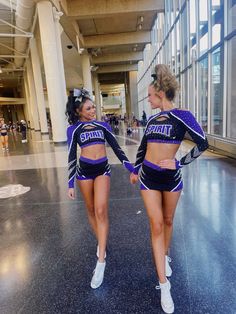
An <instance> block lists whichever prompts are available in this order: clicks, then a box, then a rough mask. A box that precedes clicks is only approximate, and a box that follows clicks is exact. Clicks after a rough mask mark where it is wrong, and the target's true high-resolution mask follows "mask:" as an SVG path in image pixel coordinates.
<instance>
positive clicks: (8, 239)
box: [0, 129, 236, 314]
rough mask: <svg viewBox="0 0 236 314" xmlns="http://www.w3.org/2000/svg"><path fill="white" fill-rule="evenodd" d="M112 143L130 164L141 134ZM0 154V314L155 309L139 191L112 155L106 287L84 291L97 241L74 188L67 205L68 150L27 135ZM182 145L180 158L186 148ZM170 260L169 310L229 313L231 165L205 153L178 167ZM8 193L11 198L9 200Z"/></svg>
mask: <svg viewBox="0 0 236 314" xmlns="http://www.w3.org/2000/svg"><path fill="white" fill-rule="evenodd" d="M124 135H125V134H124V132H122V130H121V131H120V132H119V134H118V136H117V139H118V141H119V143H120V145H121V146H122V148H123V149H124V150H125V151H126V153H127V155H128V156H129V158H130V160H131V161H132V162H133V161H134V158H135V153H136V151H137V147H138V142H139V138H140V135H142V130H141V129H139V131H138V132H136V133H133V135H132V136H131V137H129V138H125V137H124ZM28 139H29V141H28V143H26V144H22V143H21V141H20V136H19V135H18V134H14V135H13V134H12V135H10V151H9V153H4V152H0V239H1V241H0V314H13V313H14V314H15V313H23V314H34V313H48V314H53V313H66V314H67V313H81V314H84V313H91V314H95V313H99V314H100V313H101V314H103V313H104V314H105V313H106V314H110V313H116V314H118V313H119V314H123V313H137V314H146V313H150V314H152V313H153V314H154V313H162V310H161V308H160V291H159V290H156V289H155V286H156V284H157V277H156V273H155V269H154V264H153V260H152V253H151V247H150V236H149V225H148V221H147V216H146V213H145V209H144V206H143V202H142V199H141V197H140V193H139V189H138V186H131V185H130V184H129V181H128V173H127V172H126V170H125V169H123V167H122V166H121V165H120V164H119V161H118V160H117V159H116V157H115V156H114V154H113V153H112V151H111V149H110V148H109V147H108V148H107V151H108V156H109V160H110V163H111V164H112V179H111V196H110V237H109V245H108V253H107V267H106V271H105V280H104V283H103V285H102V286H101V287H100V288H99V289H97V290H92V289H91V288H90V280H91V276H92V271H93V268H94V266H95V263H96V254H95V253H96V241H95V239H94V237H93V235H92V232H91V230H90V228H89V225H88V221H87V217H86V214H85V209H84V203H83V201H82V199H81V196H80V193H79V191H77V200H76V201H70V200H68V199H67V196H66V192H67V168H66V164H67V148H66V146H59V147H54V145H53V144H52V142H51V141H50V140H49V139H48V138H45V137H44V138H41V136H40V135H39V134H37V133H36V134H34V133H33V132H30V133H29V134H28ZM189 147H190V144H189V143H188V142H186V143H184V145H183V146H182V147H181V152H180V153H184V152H185V151H186V150H188V149H189ZM183 177H184V191H183V193H182V197H181V199H180V202H179V205H178V208H177V212H176V217H175V229H174V235H173V242H172V246H171V257H172V263H171V266H172V268H173V275H172V277H171V285H172V295H173V299H174V302H175V308H176V311H175V313H180V314H192V313H193V314H194V313H201V314H208V313H209V314H211V313H212V314H221V313H222V314H231V313H232V314H235V313H236V228H235V226H236V193H235V191H236V161H235V160H232V159H228V158H224V157H222V156H218V155H215V154H213V153H212V152H206V153H205V154H204V155H203V156H201V157H200V158H199V159H198V160H196V161H195V162H194V163H192V164H191V165H190V166H187V167H185V168H184V169H183ZM7 196H10V197H7Z"/></svg>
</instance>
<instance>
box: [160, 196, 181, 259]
mask: <svg viewBox="0 0 236 314" xmlns="http://www.w3.org/2000/svg"><path fill="white" fill-rule="evenodd" d="M180 194H181V191H178V192H163V193H162V196H163V198H162V207H163V215H164V234H165V254H166V255H168V249H169V247H170V242H171V238H172V233H173V220H174V214H175V209H176V206H177V203H178V200H179V197H180Z"/></svg>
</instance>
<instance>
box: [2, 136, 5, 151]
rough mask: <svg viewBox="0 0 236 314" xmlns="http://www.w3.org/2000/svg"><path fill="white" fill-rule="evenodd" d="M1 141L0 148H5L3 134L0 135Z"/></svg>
mask: <svg viewBox="0 0 236 314" xmlns="http://www.w3.org/2000/svg"><path fill="white" fill-rule="evenodd" d="M1 142H2V149H3V150H4V149H5V139H4V136H1Z"/></svg>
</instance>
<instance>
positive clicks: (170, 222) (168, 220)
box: [164, 217, 173, 227]
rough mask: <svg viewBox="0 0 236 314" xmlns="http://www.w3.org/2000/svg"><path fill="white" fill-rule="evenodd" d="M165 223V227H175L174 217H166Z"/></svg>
mask: <svg viewBox="0 0 236 314" xmlns="http://www.w3.org/2000/svg"><path fill="white" fill-rule="evenodd" d="M164 223H165V226H167V227H172V226H173V218H172V217H165V218H164Z"/></svg>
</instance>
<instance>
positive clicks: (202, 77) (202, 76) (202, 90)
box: [198, 57, 208, 132]
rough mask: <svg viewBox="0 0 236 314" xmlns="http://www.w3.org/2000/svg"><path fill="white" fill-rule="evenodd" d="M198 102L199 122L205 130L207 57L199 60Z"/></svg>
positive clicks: (206, 115)
mask: <svg viewBox="0 0 236 314" xmlns="http://www.w3.org/2000/svg"><path fill="white" fill-rule="evenodd" d="M198 86H199V90H198V92H199V104H200V107H199V109H200V124H201V126H202V128H203V130H204V131H205V132H207V124H208V57H206V58H204V59H203V60H201V61H200V62H199V84H198Z"/></svg>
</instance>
